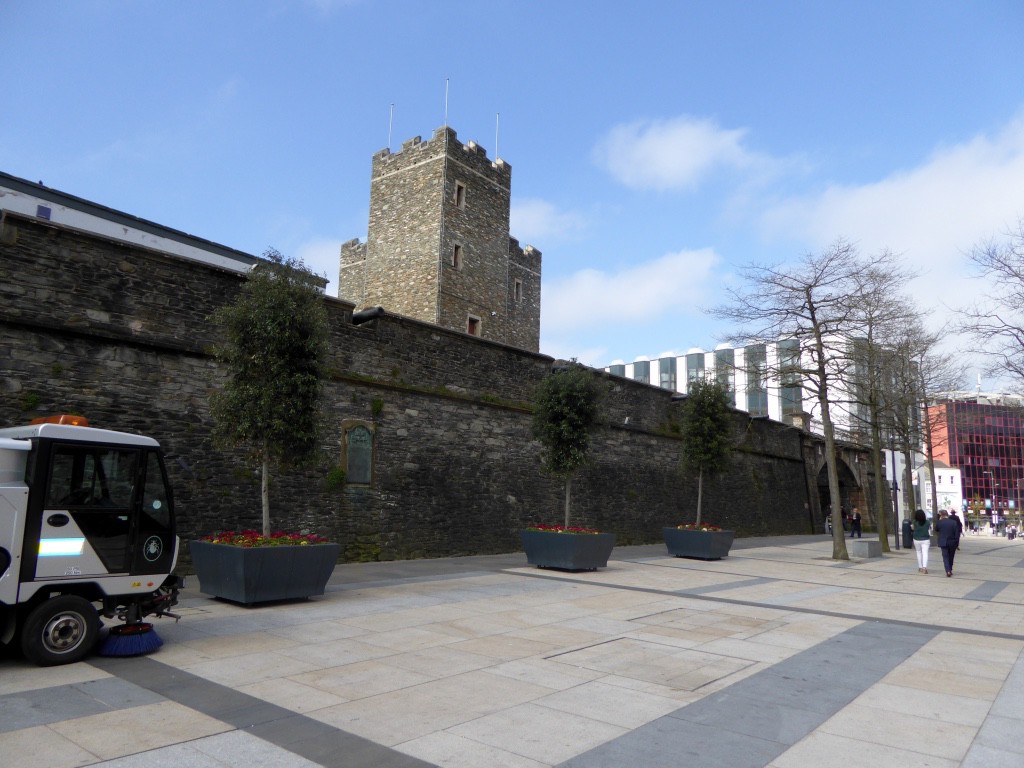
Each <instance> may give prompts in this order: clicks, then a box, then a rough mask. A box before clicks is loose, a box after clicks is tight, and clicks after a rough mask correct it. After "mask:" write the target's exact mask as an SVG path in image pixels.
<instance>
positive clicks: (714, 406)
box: [681, 379, 732, 527]
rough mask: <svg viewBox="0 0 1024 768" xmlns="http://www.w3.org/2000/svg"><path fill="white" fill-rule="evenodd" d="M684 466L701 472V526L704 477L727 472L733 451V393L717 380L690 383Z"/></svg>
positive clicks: (685, 406) (685, 403) (684, 411)
mask: <svg viewBox="0 0 1024 768" xmlns="http://www.w3.org/2000/svg"><path fill="white" fill-rule="evenodd" d="M681 410H682V412H681V416H682V438H683V447H682V454H683V457H682V458H683V466H684V467H686V468H687V469H688V470H690V471H691V472H696V473H697V521H696V525H697V526H698V527H699V526H700V519H701V505H702V502H703V499H704V477H705V475H707V476H708V477H711V476H713V475H716V474H718V473H719V472H721V471H723V470H724V469H725V468H726V467H727V466H728V463H729V458H730V456H731V454H732V442H731V440H730V432H731V430H732V424H731V421H730V419H729V410H730V408H729V396H728V394H727V392H726V389H725V387H723V386H722V385H721V384H720V383H719V382H717V381H704V380H703V379H697V380H696V381H692V382H690V386H689V393H688V395H687V397H686V399H685V400H683V403H682V409H681Z"/></svg>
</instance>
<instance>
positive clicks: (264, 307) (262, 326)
mask: <svg viewBox="0 0 1024 768" xmlns="http://www.w3.org/2000/svg"><path fill="white" fill-rule="evenodd" d="M263 257H264V259H265V261H262V262H260V263H259V264H258V265H257V266H256V268H255V269H254V270H253V271H252V272H251V273H250V274H249V277H248V280H247V281H246V283H245V285H243V286H242V289H241V291H240V293H239V295H238V297H237V298H236V299H235V301H234V302H232V303H231V304H229V305H227V306H224V307H222V308H221V309H220V310H218V311H217V312H216V313H215V314H214V316H213V320H214V321H215V322H216V323H217V324H218V325H219V326H220V327H221V328H222V330H223V332H224V342H223V343H222V345H221V346H219V347H218V348H217V350H216V355H217V358H218V360H219V361H220V362H221V363H222V364H223V365H224V368H225V370H226V372H227V380H226V382H225V384H224V388H223V389H221V390H220V391H219V392H216V393H214V394H213V395H212V396H211V402H210V409H211V412H212V414H213V418H214V422H215V430H214V434H215V436H216V437H217V438H218V439H219V440H221V441H222V442H224V443H226V444H228V445H233V446H235V447H240V448H243V449H244V450H245V451H246V452H247V454H248V456H249V458H250V459H251V460H252V461H253V462H254V463H255V464H257V465H258V466H259V467H260V473H261V496H262V507H263V533H264V535H270V471H271V468H272V466H276V467H280V466H281V464H282V463H286V462H292V461H298V460H300V459H303V458H306V457H308V456H309V455H311V454H312V453H313V451H314V449H315V448H316V445H317V437H318V436H317V422H318V413H319V401H320V391H321V380H322V375H323V359H324V355H325V352H326V347H327V314H326V311H325V310H324V307H323V296H322V293H321V291H320V284H319V278H317V276H316V275H314V274H313V273H312V272H310V271H309V270H308V269H307V268H306V266H305V265H304V264H303V263H302V261H301V260H296V259H291V258H285V257H284V256H282V255H281V254H280V253H278V252H277V251H276V250H273V249H270V250H268V251H267V252H266V253H264V254H263Z"/></svg>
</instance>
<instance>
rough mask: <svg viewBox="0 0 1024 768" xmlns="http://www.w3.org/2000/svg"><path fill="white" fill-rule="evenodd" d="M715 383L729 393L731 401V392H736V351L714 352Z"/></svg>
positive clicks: (723, 350) (722, 350) (717, 350)
mask: <svg viewBox="0 0 1024 768" xmlns="http://www.w3.org/2000/svg"><path fill="white" fill-rule="evenodd" d="M715 381H717V382H718V383H719V385H721V387H722V389H724V390H725V391H726V392H728V393H729V400H730V401H732V399H733V392H735V391H736V350H734V349H716V350H715Z"/></svg>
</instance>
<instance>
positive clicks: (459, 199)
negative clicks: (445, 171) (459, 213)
mask: <svg viewBox="0 0 1024 768" xmlns="http://www.w3.org/2000/svg"><path fill="white" fill-rule="evenodd" d="M455 205H456V206H457V207H458V208H465V207H466V185H465V184H463V183H462V182H461V181H457V182H455Z"/></svg>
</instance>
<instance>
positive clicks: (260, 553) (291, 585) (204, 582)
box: [189, 541, 341, 605]
mask: <svg viewBox="0 0 1024 768" xmlns="http://www.w3.org/2000/svg"><path fill="white" fill-rule="evenodd" d="M189 551H190V552H191V553H192V564H193V565H194V566H195V569H196V576H197V577H198V578H199V591H200V592H203V593H204V594H207V595H213V596H214V597H222V598H224V599H225V600H232V601H234V602H236V603H244V604H245V605H252V604H254V603H267V602H270V601H273V600H297V599H300V598H307V597H312V596H313V595H322V594H323V593H324V587H326V586H327V580H328V579H329V578H330V577H331V573H332V572H333V571H334V566H335V565H336V564H337V562H338V553H339V552H340V551H341V546H340V545H338V544H307V545H304V546H300V545H295V546H284V547H233V546H229V545H227V544H213V543H211V542H209V541H192V542H189Z"/></svg>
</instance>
